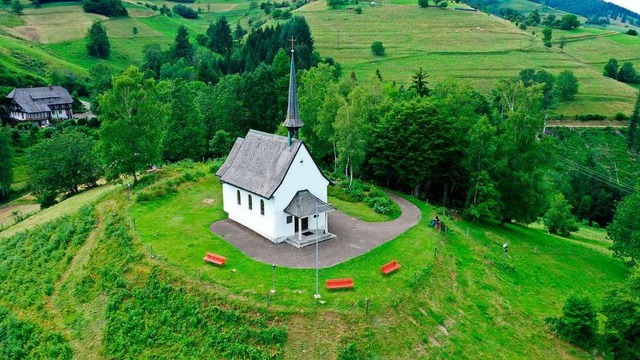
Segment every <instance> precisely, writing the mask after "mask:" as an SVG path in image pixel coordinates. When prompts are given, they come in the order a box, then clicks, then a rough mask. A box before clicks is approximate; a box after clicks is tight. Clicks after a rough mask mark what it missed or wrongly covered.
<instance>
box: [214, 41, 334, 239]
mask: <svg viewBox="0 0 640 360" xmlns="http://www.w3.org/2000/svg"><path fill="white" fill-rule="evenodd" d="M290 76H291V77H290V80H289V105H288V109H287V118H286V120H285V122H284V126H285V127H286V128H287V130H288V136H286V137H285V136H279V135H273V134H267V133H264V132H261V131H256V130H249V132H248V133H247V135H246V136H245V137H244V138H238V139H237V140H236V142H235V144H234V145H233V148H232V149H231V152H230V153H229V156H228V157H227V160H226V161H225V163H224V164H223V165H222V167H220V169H219V170H218V172H217V173H216V175H217V176H219V177H220V181H221V182H222V200H223V203H224V211H226V212H227V213H228V214H229V219H231V220H233V221H235V222H237V223H239V224H241V225H243V226H245V227H247V228H249V229H251V230H253V231H254V232H256V233H258V234H260V235H262V236H263V237H265V238H267V239H268V240H270V241H273V242H274V243H281V242H288V243H290V244H292V245H294V246H296V247H298V248H301V247H304V246H306V245H309V244H313V243H314V242H315V241H316V240H317V241H324V240H327V239H331V238H334V237H335V235H333V234H331V233H330V232H329V226H328V217H327V215H328V212H329V211H331V210H333V208H332V207H331V206H329V205H328V204H327V186H328V185H329V183H330V182H329V180H328V179H327V178H326V177H325V176H324V175H323V173H322V171H321V170H320V168H319V167H318V165H316V163H315V161H314V160H313V158H312V157H311V154H310V153H309V150H308V149H307V147H306V146H305V144H304V143H303V142H302V141H300V140H299V139H297V134H298V129H300V128H301V127H302V126H303V123H302V120H301V119H300V115H299V113H298V96H297V90H296V78H295V66H294V62H293V51H292V54H291V72H290Z"/></svg>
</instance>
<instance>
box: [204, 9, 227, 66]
mask: <svg viewBox="0 0 640 360" xmlns="http://www.w3.org/2000/svg"><path fill="white" fill-rule="evenodd" d="M207 36H208V37H209V42H208V43H207V47H208V48H209V49H211V50H212V51H214V52H217V53H218V54H220V55H223V56H229V55H231V49H232V48H233V37H232V36H231V27H230V26H229V22H228V21H227V18H226V17H224V16H222V17H220V18H219V19H218V21H216V22H215V23H211V24H209V28H208V29H207Z"/></svg>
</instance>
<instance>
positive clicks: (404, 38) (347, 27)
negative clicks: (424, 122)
mask: <svg viewBox="0 0 640 360" xmlns="http://www.w3.org/2000/svg"><path fill="white" fill-rule="evenodd" d="M125 4H126V7H127V9H128V11H129V13H130V16H129V17H127V18H118V19H106V18H104V17H101V16H99V15H95V14H87V13H84V12H83V11H82V9H81V6H80V4H79V3H73V2H72V3H61V4H60V3H59V4H47V5H46V6H44V7H43V8H41V9H34V8H28V9H26V10H25V15H24V16H14V15H10V14H8V13H6V12H3V11H0V52H1V53H3V54H5V55H7V56H4V57H2V58H1V59H0V63H1V64H2V65H4V66H5V67H7V68H8V69H10V70H12V71H15V72H18V73H23V74H24V73H28V74H31V75H33V76H36V77H39V78H42V79H44V78H46V75H47V71H50V70H55V69H58V70H59V69H68V70H71V71H72V72H75V73H77V74H78V75H86V74H87V70H88V69H89V68H90V67H91V66H93V65H94V64H95V63H96V62H97V60H96V59H94V58H91V57H88V56H87V54H86V49H85V41H84V36H85V34H86V29H87V28H88V27H89V25H90V23H91V22H92V21H93V20H96V19H99V20H101V21H104V23H105V26H106V28H107V31H108V34H109V37H110V39H111V45H112V56H111V59H110V60H109V61H110V63H111V64H112V65H114V66H116V67H117V68H124V67H126V66H128V65H129V64H132V63H133V64H139V63H140V62H141V61H142V51H141V50H142V48H143V47H144V46H145V45H147V44H152V43H157V44H161V45H162V46H165V47H166V46H168V45H169V44H170V43H171V42H172V41H173V37H174V36H175V31H176V29H177V28H178V26H180V25H185V26H187V28H188V29H189V30H190V33H191V36H192V37H193V38H195V35H197V34H200V33H204V32H205V31H206V28H207V26H208V24H209V23H210V22H211V21H214V20H215V19H216V18H218V17H220V16H223V15H224V16H226V17H227V18H228V19H229V21H230V23H231V24H232V25H233V24H235V23H236V22H240V23H241V24H242V25H243V26H244V27H245V28H246V27H247V22H248V21H249V20H250V19H252V20H256V19H259V18H260V17H261V16H262V15H261V14H263V13H262V11H261V10H259V9H257V8H251V3H250V1H248V0H229V1H223V0H211V1H200V2H197V3H193V4H188V6H190V7H192V8H194V9H198V8H200V9H201V10H202V13H201V15H200V18H199V19H197V20H188V19H182V18H179V17H172V18H169V17H166V16H162V15H160V14H159V13H158V12H157V11H153V10H151V9H150V8H148V7H146V6H144V4H149V5H156V6H161V5H163V4H165V5H167V6H168V7H172V6H173V5H175V3H171V2H166V1H159V0H151V1H144V2H126V3H125ZM508 5H509V6H511V7H514V8H517V9H519V10H521V11H524V12H527V11H531V10H533V9H535V8H540V5H539V4H535V3H532V2H529V1H526V0H510V2H509V4H508ZM361 6H364V11H363V14H360V15H358V14H356V13H355V12H354V11H353V10H348V9H339V10H331V9H328V8H327V6H326V2H325V1H324V0H320V1H315V2H312V3H310V4H308V5H306V6H304V7H302V8H300V9H298V10H296V12H295V13H296V14H298V15H302V16H304V17H305V18H306V19H307V21H308V22H309V24H310V26H311V30H312V33H313V36H314V38H315V40H316V48H317V50H318V51H319V52H320V54H321V55H322V56H325V57H326V56H331V57H333V58H334V59H336V60H337V61H338V62H340V64H341V65H342V66H343V69H344V71H345V72H347V73H348V72H351V71H353V72H355V73H356V74H357V75H358V76H359V77H365V78H366V77H371V76H374V73H375V70H376V69H379V70H380V72H381V73H382V76H383V78H384V79H385V80H389V81H396V82H397V83H401V84H409V83H410V81H411V76H412V75H413V74H414V73H415V72H416V71H417V70H418V68H420V67H422V68H423V69H424V70H425V71H426V73H427V74H428V75H429V78H428V81H430V82H436V81H439V80H442V79H444V78H447V77H453V78H458V79H462V80H464V81H469V82H470V83H471V84H473V86H474V87H476V88H477V89H478V90H479V91H481V92H483V93H484V94H489V93H490V91H491V89H492V88H493V87H494V86H495V85H496V83H497V82H498V81H499V80H500V79H506V78H509V77H512V76H515V75H517V73H518V72H519V71H520V70H522V69H525V68H535V69H545V70H547V71H550V72H551V73H554V74H558V73H559V72H560V71H563V70H571V71H573V72H575V73H576V75H577V76H578V79H579V81H580V90H579V93H578V96H577V97H576V99H575V100H574V101H570V102H557V103H556V105H555V106H554V108H553V109H552V116H559V115H565V116H572V115H576V114H588V113H597V114H604V115H606V116H613V115H614V114H616V113H618V112H624V113H627V114H628V113H630V112H631V110H632V107H633V103H634V100H635V93H636V90H635V89H634V88H633V87H631V86H628V85H625V84H622V83H619V82H617V81H614V80H612V79H608V78H605V77H604V76H602V68H603V66H604V64H605V63H606V61H607V60H608V59H609V58H610V57H612V56H614V57H616V58H618V59H619V60H620V61H632V62H634V63H635V64H636V66H637V67H639V68H640V51H639V50H638V48H639V47H638V45H640V37H630V36H625V35H620V34H619V33H617V32H616V31H612V30H608V29H598V28H581V29H579V30H575V31H570V32H563V31H560V30H556V31H555V32H554V41H555V44H556V45H555V46H554V48H552V49H547V48H545V47H544V46H543V45H542V41H541V39H540V33H541V30H542V29H541V28H529V29H528V30H526V31H521V30H519V29H518V28H517V27H516V26H515V25H513V24H511V23H509V22H508V21H505V20H503V19H500V18H497V17H494V16H490V15H487V14H484V13H472V12H467V11H455V10H453V9H452V8H453V7H456V6H464V5H456V4H454V3H451V4H450V8H449V9H437V8H427V9H421V8H419V7H418V6H417V5H416V4H415V2H414V1H409V0H393V1H390V2H385V3H383V4H382V6H376V7H369V6H366V4H364V5H362V4H361ZM5 9H6V8H5ZM545 11H546V12H556V10H553V9H548V8H547V9H545V10H544V11H543V13H544V12H545ZM561 14H562V13H558V14H557V15H561ZM390 18H394V19H399V20H400V19H401V21H399V22H396V21H390ZM134 27H136V28H137V29H138V34H137V35H134V34H133V32H132V29H133V28H134ZM561 37H564V38H565V42H566V45H565V47H564V49H563V50H562V51H561V50H560V49H558V48H557V45H558V43H559V41H560V38H561ZM373 41H382V42H383V44H384V46H385V47H386V49H387V50H386V55H385V56H383V57H375V56H373V55H372V54H371V51H370V45H371V43H372V42H373ZM45 82H46V81H45Z"/></svg>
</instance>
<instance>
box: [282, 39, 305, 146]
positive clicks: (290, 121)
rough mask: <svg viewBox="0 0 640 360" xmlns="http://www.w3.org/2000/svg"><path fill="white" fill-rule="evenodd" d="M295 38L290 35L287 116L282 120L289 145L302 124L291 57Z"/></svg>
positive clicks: (296, 135) (294, 69)
mask: <svg viewBox="0 0 640 360" xmlns="http://www.w3.org/2000/svg"><path fill="white" fill-rule="evenodd" d="M294 41H295V40H294V39H293V37H291V70H290V73H289V105H288V107H287V118H286V119H285V120H284V127H286V128H287V130H288V133H289V135H288V137H289V146H291V143H292V141H293V140H292V139H293V138H296V139H297V138H298V129H300V128H301V127H302V126H304V123H303V122H302V120H301V119H300V113H299V112H298V89H297V85H296V65H295V62H294V58H293V42H294Z"/></svg>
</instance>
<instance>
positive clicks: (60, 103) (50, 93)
mask: <svg viewBox="0 0 640 360" xmlns="http://www.w3.org/2000/svg"><path fill="white" fill-rule="evenodd" d="M7 99H9V101H10V104H9V121H10V122H11V124H12V125H15V124H19V123H22V122H25V121H28V122H31V123H33V124H36V125H38V126H49V124H50V121H51V120H53V119H56V120H66V119H71V118H72V117H73V111H72V109H71V107H72V104H73V99H72V98H71V95H69V92H68V91H67V90H66V89H65V88H63V87H62V86H46V87H36V88H17V89H13V90H12V91H11V92H10V93H9V95H7Z"/></svg>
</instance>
